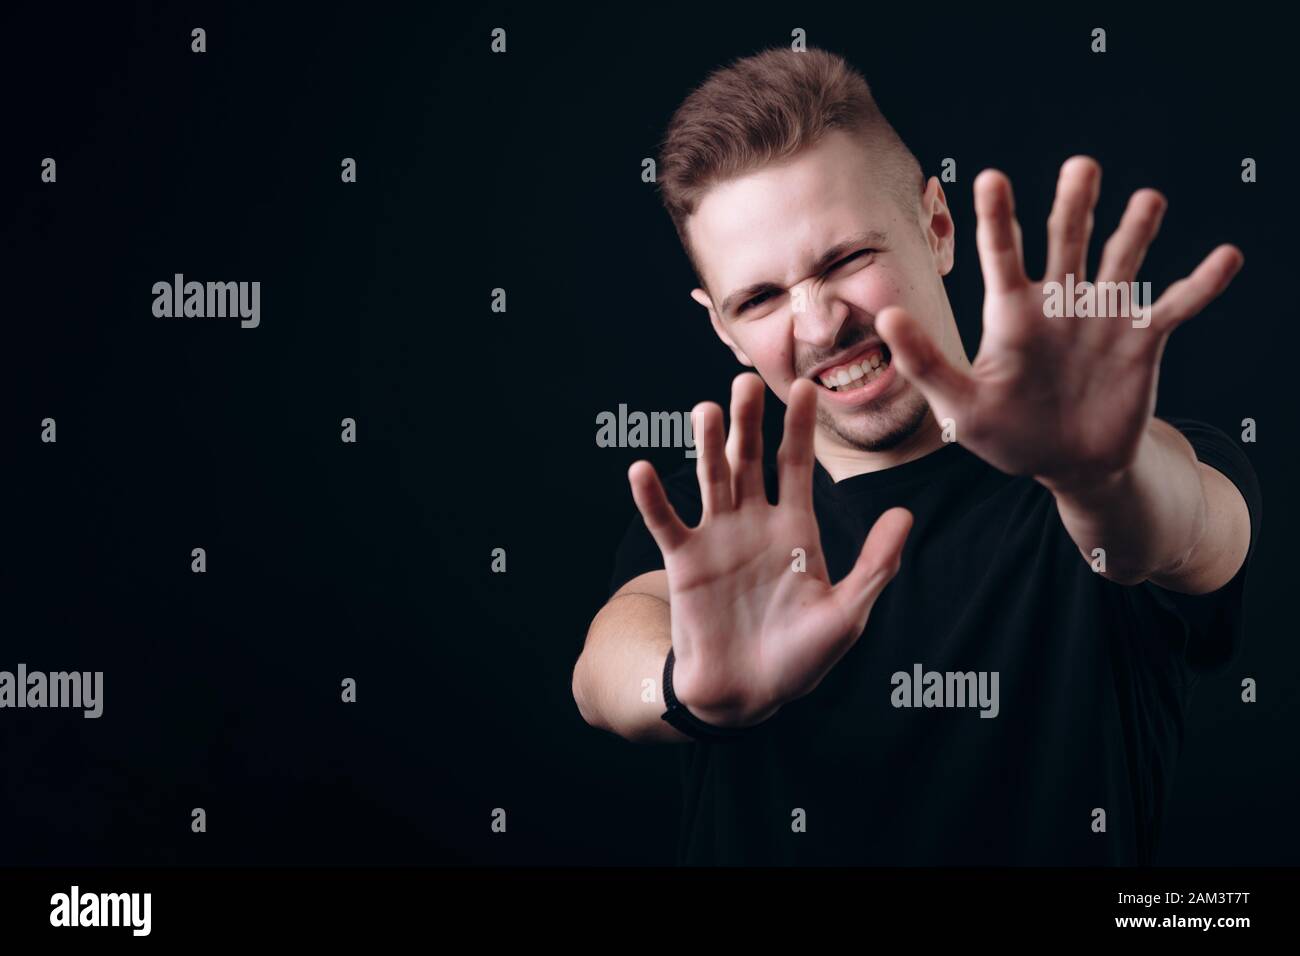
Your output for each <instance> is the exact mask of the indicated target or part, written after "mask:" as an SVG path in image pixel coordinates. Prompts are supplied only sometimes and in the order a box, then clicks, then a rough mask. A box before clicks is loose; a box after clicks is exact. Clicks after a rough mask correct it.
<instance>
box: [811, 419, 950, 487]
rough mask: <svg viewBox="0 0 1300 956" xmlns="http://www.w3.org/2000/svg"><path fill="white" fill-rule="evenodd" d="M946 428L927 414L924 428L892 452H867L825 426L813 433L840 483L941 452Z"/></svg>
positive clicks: (819, 452)
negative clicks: (830, 431) (931, 453)
mask: <svg viewBox="0 0 1300 956" xmlns="http://www.w3.org/2000/svg"><path fill="white" fill-rule="evenodd" d="M944 444H945V442H944V440H943V431H942V430H941V429H940V428H939V423H938V422H937V421H935V419H934V415H933V414H930V413H927V414H926V416H925V421H923V422H922V423H921V427H920V428H918V429H917V430H916V431H915V432H913V433H912V434H911V435H909V436H908V437H907V438H906V439H904V440H903V441H902V442H901V443H900V444H898V445H895V446H894V447H893V448H890V449H889V450H888V451H864V450H862V449H861V448H851V447H849V446H848V445H845V444H844V443H843V442H842V441H839V440H837V439H834V438H830V437H828V436H827V435H826V434H825V433H824V432H823V431H822V429H821V428H818V429H817V430H816V432H815V433H814V435H813V454H814V455H816V457H817V461H818V463H819V464H820V465H821V466H822V467H823V468H825V469H826V472H827V474H829V475H830V476H831V479H832V480H833V481H836V482H840V481H843V480H844V479H845V478H852V477H853V476H854V475H864V474H867V473H868V472H872V471H884V470H885V469H886V468H895V467H897V466H899V465H902V464H904V463H906V462H909V461H914V460H916V459H917V458H921V457H923V456H925V455H928V454H930V452H932V451H938V450H939V449H940V448H942V447H943V446H944Z"/></svg>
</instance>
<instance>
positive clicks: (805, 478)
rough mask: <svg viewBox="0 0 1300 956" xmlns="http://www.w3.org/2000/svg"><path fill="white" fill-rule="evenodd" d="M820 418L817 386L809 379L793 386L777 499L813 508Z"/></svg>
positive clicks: (779, 455)
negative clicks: (815, 433)
mask: <svg viewBox="0 0 1300 956" xmlns="http://www.w3.org/2000/svg"><path fill="white" fill-rule="evenodd" d="M816 421H817V386H816V385H815V384H813V383H812V382H811V381H809V380H808V379H806V378H801V379H797V380H796V381H795V383H794V384H793V385H791V386H790V399H789V404H787V405H786V409H785V433H784V435H783V436H782V437H781V449H780V451H778V452H777V453H776V463H777V469H778V479H777V480H778V482H779V485H780V490H779V492H778V499H777V500H778V502H779V503H780V504H781V505H787V504H789V505H794V506H796V507H799V508H801V509H803V510H807V511H811V510H812V474H813V429H814V427H815V425H816Z"/></svg>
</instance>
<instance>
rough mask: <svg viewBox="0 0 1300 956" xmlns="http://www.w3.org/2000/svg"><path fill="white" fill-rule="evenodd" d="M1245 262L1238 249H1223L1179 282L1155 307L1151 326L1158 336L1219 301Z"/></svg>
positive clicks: (1229, 247)
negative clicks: (1211, 303)
mask: <svg viewBox="0 0 1300 956" xmlns="http://www.w3.org/2000/svg"><path fill="white" fill-rule="evenodd" d="M1245 261H1246V257H1245V256H1243V255H1242V253H1241V250H1240V249H1238V248H1237V247H1236V246H1233V245H1229V244H1226V243H1225V244H1224V245H1222V246H1219V247H1218V248H1217V249H1215V250H1214V251H1213V252H1211V253H1210V254H1209V255H1208V256H1206V257H1205V259H1204V260H1202V262H1201V264H1200V265H1199V266H1197V267H1196V270H1195V271H1194V272H1193V273H1192V274H1191V275H1189V276H1187V277H1186V278H1184V279H1179V280H1178V281H1177V282H1175V283H1174V284H1173V285H1171V286H1170V287H1169V288H1168V289H1166V290H1165V294H1164V295H1162V296H1161V297H1160V298H1159V299H1157V300H1156V304H1155V305H1153V306H1152V307H1151V325H1152V326H1153V327H1154V329H1155V330H1156V331H1157V332H1158V333H1161V334H1164V333H1168V332H1172V331H1173V330H1174V329H1175V328H1177V327H1178V325H1179V324H1181V323H1182V322H1185V321H1187V320H1188V319H1190V318H1191V317H1192V316H1194V315H1196V314H1197V313H1198V312H1200V311H1201V310H1202V309H1203V308H1205V307H1206V306H1207V305H1209V304H1210V302H1212V301H1213V300H1214V299H1216V298H1218V296H1219V295H1220V294H1221V293H1222V292H1223V290H1224V289H1226V288H1227V287H1228V283H1230V282H1231V281H1232V279H1233V277H1234V276H1235V275H1236V274H1237V272H1238V271H1239V270H1240V269H1241V267H1242V265H1243V264H1244V263H1245Z"/></svg>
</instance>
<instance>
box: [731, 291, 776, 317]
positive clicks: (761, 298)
mask: <svg viewBox="0 0 1300 956" xmlns="http://www.w3.org/2000/svg"><path fill="white" fill-rule="evenodd" d="M772 295H773V293H771V292H761V293H759V294H758V295H756V296H754V298H752V299H748V300H746V301H745V302H744V303H743V304H742V305H741V306H740V308H739V309H737V310H736V311H737V312H738V313H739V312H748V311H749V310H750V309H751V308H752V307H754V306H758V305H762V304H763V303H764V302H766V301H767V300H768V299H770V298H771V297H772Z"/></svg>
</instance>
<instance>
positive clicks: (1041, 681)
mask: <svg viewBox="0 0 1300 956" xmlns="http://www.w3.org/2000/svg"><path fill="white" fill-rule="evenodd" d="M659 170H660V184H661V189H662V192H663V197H664V201H665V204H666V205H667V208H668V211H669V213H670V215H671V216H672V218H673V221H674V222H675V224H676V225H677V229H678V233H679V235H680V237H681V239H682V243H683V245H684V247H685V249H686V251H687V253H688V255H689V256H690V258H691V261H692V263H693V265H694V266H695V270H696V274H697V276H698V278H699V283H700V286H699V288H697V289H695V290H694V291H693V292H692V293H691V295H692V297H693V298H694V299H695V300H696V301H697V302H698V303H699V304H700V305H702V306H703V307H704V308H705V309H707V311H708V315H709V319H710V321H711V322H712V323H713V327H714V329H715V330H716V331H717V334H718V336H719V338H721V339H722V341H723V342H724V343H725V344H726V345H727V346H728V347H729V348H730V349H731V350H732V351H733V352H734V353H735V355H736V358H737V359H738V360H739V361H740V362H741V363H742V364H744V365H746V366H748V367H750V368H752V369H753V370H754V371H755V372H757V373H758V374H757V375H755V374H752V373H744V374H742V375H740V376H739V377H738V378H737V379H736V380H735V382H734V384H733V388H732V395H731V427H730V433H729V434H728V435H727V436H725V439H724V434H723V418H722V410H721V409H720V408H719V407H718V406H717V405H714V404H711V403H703V404H701V405H698V406H696V408H695V409H694V410H693V412H692V421H693V425H694V431H695V435H696V443H697V447H698V449H699V458H698V461H697V465H696V467H695V471H696V474H695V475H691V474H689V472H685V473H679V474H678V475H677V476H674V477H673V478H670V479H669V481H668V483H667V488H666V489H665V487H664V486H663V485H661V484H660V482H659V479H658V478H657V476H656V475H655V472H654V469H653V468H652V467H651V466H650V465H649V464H648V463H647V462H637V463H636V464H634V465H633V466H632V468H631V470H630V471H629V479H630V482H631V486H632V493H633V497H634V499H635V501H636V505H637V508H638V509H639V511H640V515H641V518H639V519H638V520H636V521H634V522H633V524H632V527H631V528H630V529H629V531H628V533H627V535H626V537H625V539H624V541H623V544H622V546H621V548H620V550H619V554H618V557H617V561H616V569H615V573H614V580H613V582H612V584H613V588H614V592H613V595H612V597H611V598H610V600H609V602H608V603H607V604H606V605H605V606H604V608H603V609H602V610H601V611H600V612H599V614H597V616H596V618H595V620H594V621H593V622H592V625H591V629H590V632H589V634H588V636H587V642H586V646H585V648H584V650H583V653H582V655H581V657H580V658H579V660H578V662H577V666H576V667H575V670H574V677H573V691H574V697H575V699H576V701H577V703H578V706H579V709H580V710H581V712H582V715H583V717H584V718H585V719H586V720H587V721H588V723H590V724H592V725H593V726H595V727H599V728H603V729H605V730H609V731H612V732H614V733H617V734H620V735H622V736H624V737H626V738H628V739H629V740H662V741H676V742H690V743H689V746H686V747H684V748H683V768H684V775H685V820H684V822H683V829H682V838H681V844H680V847H679V859H680V860H682V861H684V862H691V863H753V864H781V863H794V864H798V863H844V864H872V863H875V864H1000V863H1035V864H1058V863H1076V864H1101V863H1118V864H1131V863H1144V862H1147V861H1149V860H1150V859H1151V857H1152V851H1153V848H1154V844H1155V840H1156V837H1157V835H1158V832H1159V826H1160V821H1161V817H1162V813H1163V809H1164V807H1165V803H1166V800H1167V798H1168V796H1169V784H1170V781H1171V780H1172V779H1173V772H1174V761H1175V758H1176V756H1177V754H1178V751H1179V748H1180V746H1181V742H1182V732H1183V721H1184V715H1185V713H1186V708H1187V706H1188V703H1189V694H1190V691H1191V688H1192V686H1193V684H1194V682H1195V678H1196V676H1197V674H1198V673H1200V672H1202V671H1204V670H1206V669H1209V668H1214V667H1222V666H1223V664H1224V663H1226V661H1227V660H1228V659H1230V658H1231V656H1232V655H1233V654H1234V653H1235V650H1236V648H1237V646H1238V644H1239V641H1240V638H1241V615H1242V600H1243V587H1244V580H1245V574H1246V565H1247V558H1248V554H1249V552H1250V550H1251V547H1252V543H1253V541H1254V539H1255V537H1256V533H1257V531H1258V523H1259V514H1260V496H1259V491H1258V486H1257V484H1256V481H1255V477H1254V474H1253V472H1252V470H1251V467H1250V464H1249V463H1248V462H1247V460H1246V458H1245V456H1244V455H1243V453H1242V452H1241V450H1240V449H1239V448H1238V447H1237V446H1236V445H1234V444H1233V443H1232V442H1231V441H1230V440H1229V439H1228V438H1227V437H1226V436H1224V435H1223V434H1222V433H1221V432H1219V431H1217V430H1215V429H1212V428H1210V427H1208V426H1205V425H1200V424H1197V423H1194V422H1177V423H1169V422H1164V421H1161V420H1159V419H1156V418H1154V417H1153V415H1152V412H1153V409H1154V405H1155V394H1156V377H1157V370H1158V367H1159V362H1160V355H1161V352H1162V349H1163V345H1164V343H1165V341H1166V340H1167V338H1168V336H1169V334H1170V333H1171V332H1172V330H1173V329H1174V328H1175V327H1176V326H1177V325H1178V324H1179V323H1181V322H1182V321H1184V320H1186V319H1188V318H1190V317H1192V316H1193V315H1195V314H1196V313H1197V312H1199V311H1200V310H1201V309H1202V308H1204V306H1205V305H1206V304H1207V303H1209V302H1210V301H1211V300H1213V299H1214V298H1215V297H1216V296H1218V295H1219V294H1220V293H1221V292H1222V291H1223V289H1224V288H1225V287H1226V286H1227V285H1228V283H1229V282H1230V281H1231V279H1232V277H1233V276H1234V274H1235V273H1236V272H1237V270H1238V269H1239V268H1240V267H1241V264H1242V255H1241V253H1240V252H1239V251H1238V250H1237V249H1236V248H1234V247H1233V246H1229V245H1225V246H1220V247H1219V248H1217V249H1215V250H1214V251H1213V252H1212V253H1211V254H1210V255H1209V256H1208V257H1207V258H1206V259H1205V260H1204V261H1203V262H1202V263H1201V264H1200V266H1199V267H1198V268H1197V269H1196V270H1195V271H1194V272H1193V273H1192V274H1191V275H1190V276H1188V277H1187V278H1185V279H1183V280H1181V281H1179V282H1177V283H1175V284H1174V285H1173V286H1171V287H1170V288H1169V289H1168V290H1167V291H1166V292H1165V293H1164V295H1163V296H1161V297H1160V298H1159V299H1158V300H1157V301H1156V302H1155V303H1154V305H1151V304H1150V303H1149V302H1148V303H1145V305H1147V306H1148V308H1147V309H1146V310H1144V309H1143V308H1142V305H1143V303H1141V302H1140V301H1139V302H1135V303H1129V304H1128V305H1126V306H1125V307H1124V308H1123V309H1122V310H1121V311H1123V313H1124V314H1121V315H1116V314H1114V312H1113V311H1112V312H1111V313H1110V314H1109V315H1107V316H1106V317H1095V316H1093V317H1077V315H1073V314H1069V313H1068V312H1067V315H1064V316H1063V315H1061V314H1060V309H1057V308H1054V307H1053V306H1052V305H1051V303H1052V302H1053V295H1054V294H1055V295H1056V300H1055V301H1056V303H1057V304H1058V305H1059V304H1060V296H1059V292H1060V290H1061V289H1066V290H1079V289H1086V288H1087V286H1084V285H1082V284H1083V283H1085V282H1086V281H1087V275H1086V271H1085V270H1086V259H1087V250H1088V242H1089V238H1090V235H1091V232H1092V225H1093V209H1094V207H1095V205H1096V202H1097V197H1098V191H1099V188H1100V179H1101V170H1100V168H1099V166H1098V164H1097V163H1096V162H1094V161H1093V160H1091V159H1088V158H1086V157H1074V158H1072V159H1070V160H1068V161H1067V162H1066V163H1065V164H1064V165H1063V166H1062V168H1061V174H1060V180H1059V184H1058V187H1057V193H1056V199H1055V204H1054V207H1053V210H1052V213H1051V216H1050V218H1049V220H1048V238H1049V244H1048V245H1049V248H1048V261H1047V270H1046V274H1045V275H1044V277H1043V278H1042V279H1041V280H1039V281H1031V280H1030V279H1028V278H1027V277H1026V274H1025V266H1024V261H1023V254H1022V249H1021V232H1020V226H1019V224H1018V223H1017V221H1016V218H1015V213H1014V207H1013V203H1012V193H1011V186H1010V183H1009V181H1008V180H1007V178H1006V177H1005V176H1003V175H1002V174H1001V173H998V172H995V171H992V170H986V171H984V172H983V173H981V174H980V175H979V177H978V178H977V179H976V180H975V183H974V190H975V207H976V213H977V217H978V226H977V241H978V249H979V257H980V265H981V268H982V270H983V275H984V282H985V286H986V298H985V303H984V331H983V338H982V341H981V343H980V348H979V351H978V354H977V355H976V357H975V359H974V360H973V361H971V360H969V359H968V358H967V356H966V355H965V353H964V351H963V349H962V345H961V341H960V339H959V337H958V333H957V326H956V323H955V321H954V319H953V313H952V308H951V306H950V304H949V302H948V298H947V295H946V293H945V290H944V286H943V279H942V277H943V276H944V275H946V274H947V273H948V272H949V270H950V269H951V268H952V265H953V233H954V228H955V227H954V223H953V220H952V217H951V214H950V213H949V210H948V206H947V201H946V198H945V196H944V192H943V189H942V187H941V186H940V185H939V181H938V180H937V179H935V178H930V179H929V180H928V182H927V181H925V180H924V178H923V176H922V175H921V171H920V167H919V165H918V163H917V161H916V159H915V157H913V156H912V154H911V153H910V152H909V151H908V149H907V148H906V146H905V145H904V144H903V143H902V141H901V140H900V139H899V138H898V136H897V134H896V133H895V132H894V130H893V129H892V128H891V127H890V125H889V124H888V122H887V121H886V120H885V119H884V117H883V116H882V115H881V114H880V112H879V110H878V108H877V107H876V105H875V103H874V101H873V99H872V97H871V94H870V91H869V89H868V87H867V84H866V82H865V81H864V80H863V78H862V77H861V76H860V75H859V74H858V73H856V72H855V71H854V70H852V69H851V68H850V67H849V66H848V65H847V64H846V63H845V62H844V61H843V60H842V59H840V58H839V57H836V56H834V55H831V54H828V53H824V52H821V51H808V52H804V53H796V52H792V51H783V50H781V51H769V52H766V53H762V54H760V55H757V56H754V57H750V58H747V59H744V60H741V61H739V62H737V63H735V64H733V65H732V66H730V67H729V68H727V69H724V70H721V71H719V72H716V73H715V74H713V75H712V76H711V77H710V78H709V79H708V80H707V82H705V83H704V85H703V86H701V87H700V88H699V89H697V90H696V91H695V92H693V93H692V94H691V95H690V97H688V99H687V100H686V101H685V102H684V103H683V104H682V106H681V107H680V108H679V109H678V111H677V113H676V114H675V116H674V117H673V120H672V123H671V124H670V127H669V130H668V133H667V136H666V139H665V144H664V148H663V154H662V158H661V161H660V163H659ZM1164 209H1165V201H1164V198H1163V197H1162V196H1161V195H1160V194H1159V193H1157V192H1155V191H1154V190H1149V189H1144V190H1140V191H1139V192H1137V193H1136V194H1134V196H1133V197H1132V199H1131V200H1130V202H1129V204H1128V208H1127V210H1126V211H1125V213H1124V215H1123V217H1122V219H1121V221H1120V224H1119V227H1118V229H1117V230H1116V231H1115V233H1114V235H1113V236H1111V238H1110V240H1109V241H1108V242H1107V243H1106V245H1105V248H1104V249H1103V251H1102V255H1101V261H1100V265H1099V268H1098V271H1097V276H1096V281H1097V283H1098V288H1099V289H1100V288H1103V287H1102V286H1100V283H1102V282H1110V283H1124V284H1125V285H1124V288H1125V289H1127V288H1128V285H1127V284H1128V283H1130V282H1133V281H1134V280H1135V279H1136V276H1137V272H1138V268H1139V266H1140V265H1141V263H1142V259H1143V257H1144V255H1145V253H1146V250H1147V248H1148V246H1149V244H1150V243H1151V241H1152V240H1153V238H1154V237H1155V235H1156V232H1157V230H1158V228H1159V225H1160V220H1161V216H1162V214H1163V212H1164ZM1057 283H1059V285H1056V284H1057ZM1111 288H1112V289H1114V288H1117V287H1114V286H1112V287H1111ZM1054 290H1055V292H1054ZM1103 300H1104V296H1103V295H1098V296H1097V300H1096V302H1094V303H1093V307H1094V308H1096V307H1100V309H1101V311H1103V312H1105V311H1106V309H1105V305H1106V303H1105V301H1103ZM1083 301H1084V299H1083V297H1080V299H1079V304H1080V306H1082V305H1083ZM1116 301H1117V300H1116V297H1115V296H1114V295H1112V296H1111V305H1112V306H1114V304H1115V302H1116ZM1082 311H1083V312H1084V313H1085V314H1086V313H1087V312H1088V309H1087V308H1083V309H1082ZM764 383H766V385H767V387H769V388H771V389H772V391H773V392H775V393H776V395H777V396H778V397H779V398H780V399H781V400H782V401H783V402H784V403H785V404H786V406H787V409H786V415H785V433H784V437H783V440H782V444H781V448H780V452H779V454H778V455H777V456H776V462H775V465H772V464H764V460H763V449H762V442H761V433H760V421H761V413H762V404H763V395H764ZM891 582H892V583H891ZM886 585H888V587H886ZM647 681H649V682H651V685H652V686H654V687H656V689H657V688H659V687H661V686H662V687H663V689H664V696H663V698H662V700H661V699H660V698H659V695H658V694H657V693H656V694H654V695H647V694H646V693H645V692H644V691H645V688H646V687H647V686H648V685H647V683H646V682H647ZM674 695H675V701H674V699H673V698H674ZM651 696H652V697H653V699H652V700H647V697H651ZM666 705H667V706H666Z"/></svg>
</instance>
